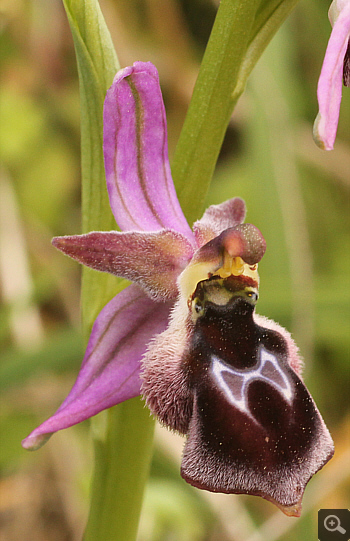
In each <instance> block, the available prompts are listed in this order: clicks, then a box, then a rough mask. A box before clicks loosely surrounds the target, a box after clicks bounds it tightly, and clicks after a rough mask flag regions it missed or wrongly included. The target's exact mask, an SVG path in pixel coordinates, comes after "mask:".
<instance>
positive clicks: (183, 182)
mask: <svg viewBox="0 0 350 541" xmlns="http://www.w3.org/2000/svg"><path fill="white" fill-rule="evenodd" d="M296 2H297V0H270V1H266V0H265V1H258V0H249V1H248V0H222V2H221V4H220V7H219V9H218V13H217V16H216V19H215V23H214V26H213V29H212V32H211V36H210V39H209V42H208V45H207V49H206V52H205V54H204V57H203V61H202V65H201V68H200V72H199V75H198V79H197V82H196V85H195V88H194V91H193V96H192V100H191V103H190V106H189V109H188V113H187V116H186V120H185V123H184V126H183V129H182V131H181V135H180V138H179V141H178V144H177V147H176V151H175V156H174V160H173V164H172V173H173V178H174V182H175V185H176V188H177V192H178V196H179V200H180V203H181V204H182V206H183V209H184V212H185V215H186V217H187V219H188V221H189V223H190V224H191V223H192V222H193V221H195V220H196V219H198V217H199V216H200V215H201V214H202V211H203V207H204V200H205V196H206V193H207V190H208V188H209V185H210V181H211V178H212V175H213V172H214V169H215V165H216V161H217V158H218V155H219V152H220V148H221V145H222V142H223V139H224V135H225V132H226V129H227V126H228V123H229V121H230V118H231V115H232V112H233V109H234V106H235V105H236V103H237V101H238V99H239V97H240V95H241V94H242V92H243V90H244V88H245V85H246V82H247V79H248V76H249V74H250V72H251V70H252V69H253V67H254V65H255V64H256V62H257V60H258V59H259V57H260V55H261V54H262V52H263V50H264V49H265V47H266V45H267V44H268V43H269V41H270V40H271V38H272V37H273V35H274V34H275V32H276V31H277V30H278V28H279V27H280V25H281V24H282V22H283V21H284V20H285V18H286V17H287V15H288V14H289V12H290V11H291V10H292V9H293V7H294V5H295V4H296Z"/></svg>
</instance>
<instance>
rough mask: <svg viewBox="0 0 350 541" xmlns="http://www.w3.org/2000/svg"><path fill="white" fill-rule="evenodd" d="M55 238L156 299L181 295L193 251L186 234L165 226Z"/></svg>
mask: <svg viewBox="0 0 350 541" xmlns="http://www.w3.org/2000/svg"><path fill="white" fill-rule="evenodd" d="M52 242H53V245H54V246H56V248H58V249H59V250H61V251H62V252H63V253H65V254H66V255H69V256H70V257H73V259H76V260H77V261H79V262H80V263H83V264H84V265H87V266H88V267H91V268H93V269H95V270H99V271H104V272H110V273H111V274H116V275H117V276H121V277H123V278H127V279H128V280H132V281H134V282H136V283H138V284H139V285H140V286H141V287H142V288H143V289H144V290H145V291H146V292H147V293H148V295H149V296H150V297H151V298H153V299H154V300H165V299H171V298H173V299H174V298H175V297H176V296H177V294H178V290H177V285H176V279H177V277H178V275H179V274H180V273H181V272H182V271H183V269H184V268H185V267H186V265H187V264H188V262H189V261H190V259H191V257H192V255H193V249H192V247H191V244H190V242H189V241H188V240H187V238H186V237H184V236H183V235H181V233H177V232H175V231H169V230H164V229H163V230H160V231H156V232H151V233H146V232H143V231H142V232H141V231H130V232H125V233H120V232H118V231H108V232H101V233H100V232H93V233H88V234H85V235H74V236H70V237H57V238H55V239H53V241H52Z"/></svg>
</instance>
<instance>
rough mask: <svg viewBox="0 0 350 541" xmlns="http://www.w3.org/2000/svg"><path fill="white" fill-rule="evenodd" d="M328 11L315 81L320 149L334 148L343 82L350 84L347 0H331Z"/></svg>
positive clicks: (316, 132)
mask: <svg viewBox="0 0 350 541" xmlns="http://www.w3.org/2000/svg"><path fill="white" fill-rule="evenodd" d="M328 15H329V19H330V22H331V24H332V27H333V30H332V33H331V36H330V38H329V42H328V47H327V50H326V54H325V58H324V62H323V66H322V70H321V75H320V78H319V81H318V87H317V98H318V104H319V112H318V115H317V118H316V120H315V123H314V139H315V142H316V143H317V145H318V146H319V147H320V148H322V149H323V150H332V149H333V146H334V141H335V137H336V134H337V128H338V120H339V109H340V102H341V98H342V86H343V83H344V85H345V86H350V42H349V40H350V0H334V1H333V2H332V4H331V7H330V9H329V13H328Z"/></svg>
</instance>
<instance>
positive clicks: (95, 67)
mask: <svg viewBox="0 0 350 541" xmlns="http://www.w3.org/2000/svg"><path fill="white" fill-rule="evenodd" d="M63 3H64V6H65V9H66V12H67V16H68V20H69V24H70V27H71V31H72V35H73V39H74V45H75V51H76V56H77V63H78V73H79V83H80V109H81V164H82V230H83V233H85V232H87V231H96V230H97V231H101V230H102V231H103V230H104V231H106V230H109V229H112V228H113V229H116V224H115V221H114V218H113V215H112V213H111V209H110V206H109V201H108V195H107V189H106V180H105V172H104V161H103V103H104V99H105V96H106V92H107V90H108V88H109V87H110V85H111V84H112V81H113V78H114V76H115V74H116V72H117V71H118V69H119V62H118V59H117V55H116V52H115V50H114V47H113V43H112V39H111V36H110V33H109V31H108V29H107V26H106V24H105V21H104V18H103V15H102V13H101V10H100V6H99V4H98V2H97V1H96V0H85V1H83V0H63ZM118 289H122V288H118V281H117V279H115V278H113V277H110V276H109V275H104V274H100V273H96V272H93V271H90V270H89V269H84V271H83V286H82V315H83V322H84V326H85V328H86V334H88V333H89V331H90V329H91V326H92V323H93V321H94V320H95V318H96V316H97V314H98V313H99V311H100V310H101V308H102V307H103V305H104V304H106V302H107V301H108V300H110V299H111V298H112V297H113V295H115V294H116V293H117V291H118Z"/></svg>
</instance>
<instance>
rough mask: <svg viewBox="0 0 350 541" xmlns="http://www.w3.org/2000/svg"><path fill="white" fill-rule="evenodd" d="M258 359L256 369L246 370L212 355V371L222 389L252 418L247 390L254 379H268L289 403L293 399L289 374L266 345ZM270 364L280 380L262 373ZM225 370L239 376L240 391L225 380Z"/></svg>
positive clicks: (260, 351)
mask: <svg viewBox="0 0 350 541" xmlns="http://www.w3.org/2000/svg"><path fill="white" fill-rule="evenodd" d="M258 361H259V363H258V366H257V368H255V369H254V370H249V371H246V370H244V369H243V370H238V369H234V368H232V367H231V366H228V365H227V364H225V363H224V362H223V361H221V360H220V359H219V358H218V357H216V356H215V355H213V357H212V371H213V374H214V376H215V379H216V381H217V383H218V384H219V386H220V388H221V390H222V391H223V393H224V394H225V395H226V397H227V398H228V400H229V402H231V404H232V405H233V406H235V407H236V408H237V409H239V410H240V411H242V412H243V413H246V414H247V415H249V416H250V417H252V418H254V417H253V415H252V414H251V413H250V411H249V408H248V397H247V391H248V386H249V384H250V383H251V382H252V381H253V380H260V381H266V382H267V383H268V384H269V385H272V386H273V387H274V388H275V389H277V391H279V392H280V393H281V394H282V395H283V397H284V398H285V399H286V400H287V402H289V403H290V402H291V399H292V388H291V384H290V382H289V380H288V378H287V375H286V374H285V372H284V371H283V370H282V369H281V367H280V366H279V364H278V362H277V359H276V357H275V355H273V354H272V353H269V352H268V351H267V350H266V349H265V348H264V347H260V348H259V351H258ZM269 365H270V370H271V368H272V371H273V372H275V375H276V372H277V374H278V376H277V379H279V380H280V381H276V380H275V381H274V380H273V379H272V378H271V377H268V376H267V375H264V374H263V373H262V372H263V371H264V369H265V371H266V370H267V371H268V369H269ZM271 365H272V367H271ZM225 372H226V373H228V374H230V375H232V376H234V378H239V380H241V385H240V386H239V391H238V390H237V392H234V391H233V389H232V388H231V386H230V385H229V384H228V383H227V381H225V378H224V376H223V374H224V373H225ZM273 372H272V375H273ZM236 381H237V380H236ZM237 387H238V385H237Z"/></svg>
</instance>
